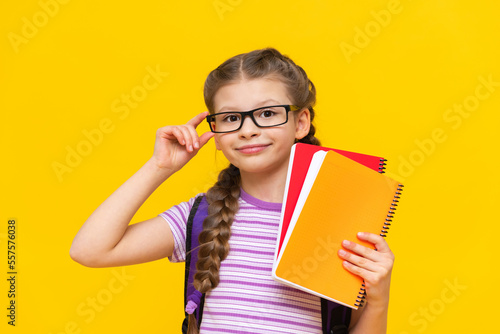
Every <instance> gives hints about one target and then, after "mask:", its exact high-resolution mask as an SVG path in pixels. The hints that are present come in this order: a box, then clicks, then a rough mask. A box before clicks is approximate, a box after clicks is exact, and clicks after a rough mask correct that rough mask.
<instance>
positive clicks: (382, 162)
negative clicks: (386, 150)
mask: <svg viewBox="0 0 500 334" xmlns="http://www.w3.org/2000/svg"><path fill="white" fill-rule="evenodd" d="M386 161H387V159H383V158H381V159H380V162H379V164H378V172H379V173H381V174H383V173H385V170H384V169H385V165H387V164H386V163H385V162H386Z"/></svg>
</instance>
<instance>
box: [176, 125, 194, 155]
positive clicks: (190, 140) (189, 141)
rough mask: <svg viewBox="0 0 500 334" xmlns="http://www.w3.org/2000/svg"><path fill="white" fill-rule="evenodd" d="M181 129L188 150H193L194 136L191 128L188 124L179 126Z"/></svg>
mask: <svg viewBox="0 0 500 334" xmlns="http://www.w3.org/2000/svg"><path fill="white" fill-rule="evenodd" d="M178 129H179V131H181V132H182V135H183V136H184V141H185V144H184V146H186V150H187V151H188V152H193V138H192V135H191V132H190V131H189V128H188V127H187V126H179V127H178Z"/></svg>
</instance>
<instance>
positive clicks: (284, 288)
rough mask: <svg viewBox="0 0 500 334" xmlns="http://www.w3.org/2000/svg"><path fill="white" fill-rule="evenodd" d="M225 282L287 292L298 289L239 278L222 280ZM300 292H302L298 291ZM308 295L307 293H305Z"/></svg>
mask: <svg viewBox="0 0 500 334" xmlns="http://www.w3.org/2000/svg"><path fill="white" fill-rule="evenodd" d="M224 283H225V284H241V285H248V286H254V287H262V288H268V289H276V290H277V289H279V290H281V291H287V292H297V291H299V290H297V289H295V288H292V287H291V286H286V285H276V284H269V283H256V282H248V281H241V280H230V279H228V280H224ZM300 293H302V292H300ZM307 296H309V294H307Z"/></svg>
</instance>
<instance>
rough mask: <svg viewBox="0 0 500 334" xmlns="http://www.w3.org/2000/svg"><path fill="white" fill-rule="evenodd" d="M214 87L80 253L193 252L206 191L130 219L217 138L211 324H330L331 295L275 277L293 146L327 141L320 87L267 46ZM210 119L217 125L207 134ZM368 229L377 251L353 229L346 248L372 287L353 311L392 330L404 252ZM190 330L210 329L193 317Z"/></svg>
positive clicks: (207, 242) (76, 244)
mask: <svg viewBox="0 0 500 334" xmlns="http://www.w3.org/2000/svg"><path fill="white" fill-rule="evenodd" d="M204 98H205V103H206V106H207V108H208V110H209V113H210V116H208V117H207V115H208V113H207V112H204V113H201V114H199V115H197V116H195V117H194V118H193V119H191V120H190V121H188V122H187V123H186V124H185V125H180V126H165V127H163V128H160V129H158V131H157V133H156V142H155V147H154V153H153V156H152V157H151V158H150V159H149V160H148V161H147V162H146V163H145V164H144V165H143V167H141V168H140V169H139V171H138V172H137V173H135V174H134V175H133V176H132V177H131V178H130V179H129V180H127V181H126V182H125V183H124V184H123V185H122V186H121V187H120V188H118V190H116V191H115V192H114V193H113V194H112V195H111V196H110V197H109V198H108V199H106V201H104V202H103V203H102V204H101V205H100V206H99V207H98V208H97V209H96V211H95V212H94V213H92V215H91V216H90V217H89V218H88V220H87V221H86V222H85V224H84V225H83V226H82V227H81V229H80V231H79V232H78V234H77V235H76V237H75V239H74V241H73V244H72V246H71V250H70V255H71V258H72V259H73V260H75V261H77V262H79V263H81V264H83V265H85V266H89V267H109V266H124V265H131V264H137V263H142V262H146V261H153V260H158V259H161V258H164V257H168V258H169V260H170V261H172V262H178V261H184V260H185V257H186V254H185V239H186V220H187V217H188V215H189V212H190V210H191V207H192V206H193V202H194V198H193V199H191V200H189V201H187V202H183V203H181V204H179V205H177V206H174V207H172V208H171V209H169V210H167V211H165V212H163V213H162V214H160V215H159V216H157V217H155V218H152V219H149V220H146V221H143V222H140V223H137V224H132V225H129V223H130V221H131V219H132V217H133V216H134V214H135V212H136V211H137V210H138V209H139V207H140V206H141V205H142V203H144V201H145V200H146V199H147V198H148V197H149V196H150V195H151V194H152V193H153V191H154V190H155V189H156V188H157V187H158V186H160V185H161V184H162V183H163V182H164V181H165V180H167V179H168V178H169V177H170V176H171V175H172V174H174V173H175V172H176V171H178V170H180V169H181V168H182V167H183V166H184V165H185V164H186V163H187V162H188V161H189V160H190V159H191V158H193V156H194V155H195V154H196V153H197V152H198V151H199V150H200V149H201V148H202V147H203V146H204V145H205V144H206V143H207V142H208V141H209V140H210V139H211V138H212V137H214V140H215V145H216V147H217V149H218V150H221V151H222V152H223V153H224V155H225V156H226V157H227V159H228V160H229V162H230V165H229V167H227V168H226V169H224V170H223V171H221V172H220V175H219V179H218V181H217V183H216V184H215V185H214V186H213V187H212V188H210V189H209V190H208V191H207V193H206V194H205V195H206V199H207V202H208V203H209V207H208V216H207V218H206V219H205V221H204V223H203V231H202V232H201V233H200V235H199V240H200V248H199V251H198V262H197V272H196V275H195V281H194V286H195V288H196V289H197V290H198V291H199V292H201V293H205V294H206V298H205V303H204V307H203V318H202V322H201V327H200V333H321V330H322V329H321V328H322V327H321V312H320V299H319V298H318V297H316V296H314V295H310V294H307V293H305V292H302V291H299V290H296V289H293V288H291V287H287V286H284V285H282V284H280V283H277V282H275V281H274V280H273V279H272V277H271V268H272V260H273V256H274V247H275V242H276V239H277V233H278V225H279V218H280V210H281V202H282V200H283V193H284V189H285V182H286V175H287V168H288V159H289V155H290V150H291V146H292V145H293V144H294V143H296V142H303V143H308V144H314V145H319V141H318V139H317V138H316V137H315V136H314V134H315V128H314V126H313V125H312V123H311V122H312V120H313V118H314V113H315V111H314V109H313V106H314V104H315V102H316V90H315V87H314V85H313V83H312V82H311V81H310V80H309V79H308V77H307V75H306V73H305V72H304V70H303V69H302V68H301V67H300V66H298V65H296V64H295V63H294V62H293V61H292V60H291V59H290V58H288V57H287V56H285V55H282V54H281V53H279V52H278V51H277V50H275V49H272V48H266V49H262V50H255V51H252V52H249V53H246V54H240V55H237V56H235V57H233V58H230V59H228V60H227V61H225V62H224V63H223V64H221V65H220V66H219V67H217V68H216V69H215V70H213V71H212V72H211V73H210V74H209V75H208V78H207V80H206V82H205V87H204ZM205 118H207V120H208V121H209V124H210V128H211V130H212V131H211V132H207V133H203V134H202V135H201V136H198V134H197V132H196V127H197V126H198V125H199V124H200V123H201V122H202V121H203V120H204V119H205ZM358 237H359V239H361V240H365V241H368V242H370V243H372V244H373V245H374V246H375V248H376V251H374V250H372V249H369V248H366V247H363V246H361V245H360V244H357V243H356V242H354V241H348V240H346V241H344V243H343V245H344V246H345V248H346V249H348V250H349V252H345V251H339V253H338V256H340V257H341V258H342V259H344V261H343V263H344V267H345V269H346V270H348V271H350V272H351V273H353V274H356V275H359V276H361V277H362V278H363V279H364V281H365V286H366V295H367V296H366V303H365V306H364V307H362V308H360V309H359V310H357V311H353V313H352V316H351V320H350V324H349V329H350V333H364V334H367V333H385V332H386V325H387V309H388V302H389V285H390V276H391V270H392V266H393V261H394V256H393V254H392V252H391V250H390V249H389V247H388V245H387V243H386V242H385V240H384V238H382V237H380V236H378V235H375V234H369V233H360V234H359V235H358ZM194 307H196V305H194ZM191 312H192V311H191ZM189 331H190V332H193V333H196V332H197V331H198V329H197V327H196V323H195V321H194V320H193V319H192V317H190V325H189Z"/></svg>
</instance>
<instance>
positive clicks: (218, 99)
mask: <svg viewBox="0 0 500 334" xmlns="http://www.w3.org/2000/svg"><path fill="white" fill-rule="evenodd" d="M283 104H288V105H291V104H292V101H291V100H290V98H289V97H288V95H287V91H286V88H285V85H284V84H283V83H282V82H281V81H279V80H276V79H266V78H262V79H252V80H241V81H238V82H236V83H231V84H228V85H225V86H222V87H221V88H220V89H219V90H218V91H217V93H216V94H215V97H214V110H215V113H220V112H225V111H248V110H252V109H256V108H259V107H265V106H272V105H283ZM309 126H310V119H309V110H308V109H307V108H305V109H303V110H301V111H296V112H293V111H290V112H289V113H288V122H287V123H285V124H283V125H279V126H275V127H270V128H260V127H258V126H257V125H255V124H254V123H253V121H252V119H251V118H250V117H246V118H245V119H244V121H243V125H242V127H241V128H240V129H239V130H238V131H235V132H229V133H217V134H215V145H216V147H217V149H218V150H222V152H223V153H224V155H225V156H226V158H227V159H228V160H229V161H230V162H231V163H232V164H233V165H235V166H236V167H238V168H239V169H240V171H242V172H248V173H274V172H277V171H285V173H286V170H287V168H288V159H289V156H290V149H291V147H292V145H293V144H294V142H295V139H296V138H297V139H300V138H303V137H305V136H306V135H307V134H308V133H309Z"/></svg>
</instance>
